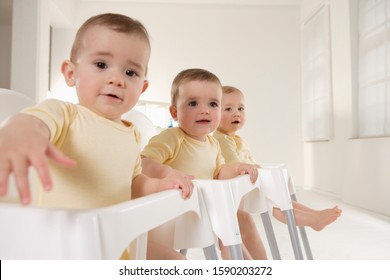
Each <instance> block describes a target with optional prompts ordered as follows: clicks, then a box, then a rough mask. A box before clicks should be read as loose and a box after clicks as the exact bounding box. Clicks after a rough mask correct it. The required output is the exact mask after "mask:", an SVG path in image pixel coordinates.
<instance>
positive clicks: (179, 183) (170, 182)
mask: <svg viewBox="0 0 390 280" xmlns="http://www.w3.org/2000/svg"><path fill="white" fill-rule="evenodd" d="M193 179H195V177H194V176H191V175H186V174H184V173H182V172H180V171H177V170H174V169H173V170H172V172H171V173H170V174H169V175H168V176H167V177H165V178H164V179H162V180H163V181H164V184H165V185H166V186H169V187H168V188H170V189H181V191H182V194H183V198H184V199H187V198H190V197H191V195H192V192H193V189H194V184H193V183H192V180H193Z"/></svg>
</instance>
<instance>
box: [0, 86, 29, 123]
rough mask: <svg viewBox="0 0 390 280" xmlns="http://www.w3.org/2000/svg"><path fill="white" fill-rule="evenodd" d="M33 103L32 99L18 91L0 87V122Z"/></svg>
mask: <svg viewBox="0 0 390 280" xmlns="http://www.w3.org/2000/svg"><path fill="white" fill-rule="evenodd" d="M34 104H35V102H34V100H32V99H30V98H28V97H27V96H25V95H23V94H21V93H19V92H16V91H13V90H10V89H5V88H0V122H2V121H3V120H5V119H6V118H8V117H9V116H11V115H14V114H16V113H18V112H20V111H21V110H22V109H24V108H26V107H29V106H33V105H34Z"/></svg>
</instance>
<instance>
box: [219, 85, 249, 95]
mask: <svg viewBox="0 0 390 280" xmlns="http://www.w3.org/2000/svg"><path fill="white" fill-rule="evenodd" d="M233 92H237V93H240V94H241V95H242V96H243V95H244V94H243V93H242V91H241V90H239V89H238V88H236V87H233V86H223V87H222V93H224V94H229V93H233Z"/></svg>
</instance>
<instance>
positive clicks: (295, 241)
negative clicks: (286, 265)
mask: <svg viewBox="0 0 390 280" xmlns="http://www.w3.org/2000/svg"><path fill="white" fill-rule="evenodd" d="M283 212H284V214H285V216H286V223H287V226H288V232H289V233H290V239H291V244H292V246H293V250H294V255H295V259H296V260H303V253H302V248H301V244H300V242H299V237H298V231H297V226H296V224H295V219H294V213H293V210H292V209H290V210H285V211H283Z"/></svg>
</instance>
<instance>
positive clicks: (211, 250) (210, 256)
mask: <svg viewBox="0 0 390 280" xmlns="http://www.w3.org/2000/svg"><path fill="white" fill-rule="evenodd" d="M203 253H204V256H205V258H206V260H218V255H217V249H215V245H214V244H213V245H210V246H208V247H205V248H203Z"/></svg>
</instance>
